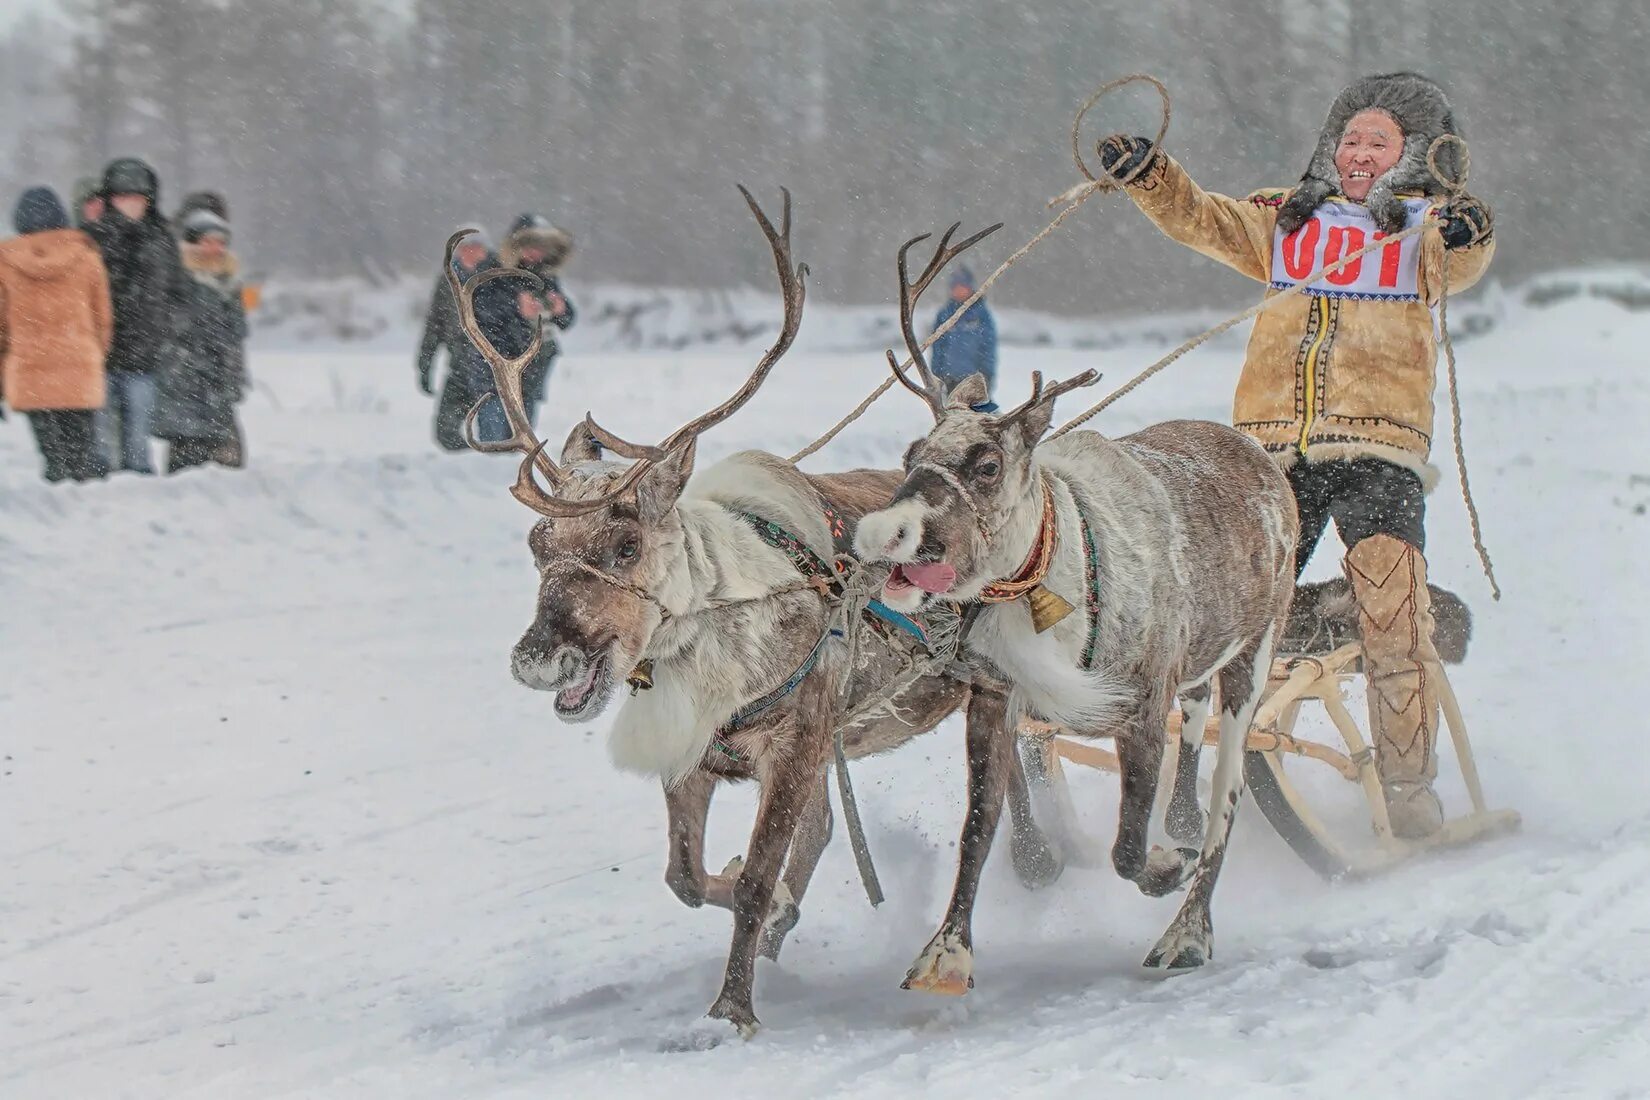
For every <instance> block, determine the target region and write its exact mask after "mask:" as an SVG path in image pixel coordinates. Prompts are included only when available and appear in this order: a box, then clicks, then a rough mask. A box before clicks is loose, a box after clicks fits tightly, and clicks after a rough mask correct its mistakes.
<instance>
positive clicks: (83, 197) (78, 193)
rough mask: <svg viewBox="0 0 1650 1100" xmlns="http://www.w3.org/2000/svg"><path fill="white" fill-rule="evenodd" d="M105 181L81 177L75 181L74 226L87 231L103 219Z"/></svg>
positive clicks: (92, 177) (93, 177) (91, 177)
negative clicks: (87, 228) (94, 223)
mask: <svg viewBox="0 0 1650 1100" xmlns="http://www.w3.org/2000/svg"><path fill="white" fill-rule="evenodd" d="M103 207H104V203H103V181H102V180H100V179H97V178H96V177H95V176H81V177H80V178H79V179H77V180H75V181H74V226H75V228H76V229H85V228H86V227H87V226H88V225H90V224H92V223H93V222H95V221H97V220H98V219H100V218H102V217H103Z"/></svg>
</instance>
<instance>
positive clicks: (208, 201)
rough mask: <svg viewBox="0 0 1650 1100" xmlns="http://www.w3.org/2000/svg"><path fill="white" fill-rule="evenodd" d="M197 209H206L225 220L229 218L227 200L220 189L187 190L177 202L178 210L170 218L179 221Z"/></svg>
mask: <svg viewBox="0 0 1650 1100" xmlns="http://www.w3.org/2000/svg"><path fill="white" fill-rule="evenodd" d="M197 210H207V211H210V212H212V213H213V214H216V215H217V216H218V217H220V218H222V219H223V220H224V221H226V222H227V221H228V220H229V200H228V199H226V198H224V197H223V192H221V191H191V192H189V194H187V195H185V196H183V201H182V202H180V203H179V204H178V212H177V213H176V214H174V215H173V217H172V220H173V221H176V222H179V223H181V222H182V221H183V220H184V219H185V218H187V217H189V215H190V214H193V213H194V212H195V211H197Z"/></svg>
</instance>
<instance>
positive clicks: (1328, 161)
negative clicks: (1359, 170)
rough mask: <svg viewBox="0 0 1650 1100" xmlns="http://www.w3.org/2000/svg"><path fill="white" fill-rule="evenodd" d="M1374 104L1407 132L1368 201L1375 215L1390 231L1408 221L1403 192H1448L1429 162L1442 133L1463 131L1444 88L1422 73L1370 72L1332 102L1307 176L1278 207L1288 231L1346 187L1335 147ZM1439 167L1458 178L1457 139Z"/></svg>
mask: <svg viewBox="0 0 1650 1100" xmlns="http://www.w3.org/2000/svg"><path fill="white" fill-rule="evenodd" d="M1371 109H1373V110H1379V111H1385V112H1386V113H1387V114H1389V115H1391V116H1392V117H1393V118H1394V119H1396V120H1397V123H1398V126H1399V128H1400V129H1402V130H1403V132H1404V151H1403V154H1402V156H1400V157H1399V158H1398V163H1397V164H1395V165H1393V167H1392V168H1391V169H1390V170H1389V171H1388V172H1387V173H1386V174H1385V175H1384V176H1382V177H1381V178H1380V179H1378V180H1376V181H1375V186H1374V187H1373V188H1372V189H1371V190H1370V192H1369V198H1368V200H1367V201H1366V202H1365V205H1366V206H1368V207H1369V211H1370V213H1371V214H1372V215H1374V218H1375V223H1376V224H1377V225H1378V226H1380V227H1381V229H1382V230H1384V231H1385V232H1387V233H1396V232H1398V231H1399V230H1401V229H1402V228H1403V227H1404V205H1403V202H1402V200H1401V199H1400V197H1399V196H1400V194H1402V193H1404V192H1408V193H1411V194H1414V193H1417V192H1419V193H1420V194H1423V195H1437V194H1442V193H1443V186H1442V185H1441V184H1440V183H1439V182H1438V180H1436V179H1435V178H1434V177H1433V175H1432V170H1431V169H1430V168H1428V167H1427V150H1428V149H1430V148H1431V147H1432V143H1433V142H1434V141H1436V140H1437V139H1438V138H1439V137H1440V136H1442V135H1444V134H1455V135H1458V136H1459V135H1460V133H1461V130H1460V128H1459V127H1458V126H1456V124H1455V113H1454V111H1452V110H1451V109H1450V104H1449V99H1448V97H1447V96H1445V95H1444V89H1442V88H1440V87H1439V86H1438V85H1437V84H1435V83H1433V82H1432V81H1431V80H1428V79H1427V78H1426V77H1424V76H1421V75H1420V74H1419V73H1386V74H1384V75H1381V76H1366V77H1364V78H1363V79H1362V80H1359V81H1356V82H1354V83H1352V84H1350V85H1348V86H1347V87H1346V88H1345V90H1343V91H1342V92H1341V94H1340V95H1338V96H1336V97H1335V102H1334V104H1333V105H1332V106H1331V107H1330V108H1329V117H1328V118H1327V119H1326V120H1325V121H1324V124H1323V132H1322V133H1321V134H1320V135H1319V136H1318V147H1317V150H1316V151H1315V152H1313V154H1312V163H1311V164H1310V165H1308V166H1307V169H1306V174H1305V175H1304V176H1302V177H1301V182H1300V186H1299V187H1297V188H1295V191H1294V193H1293V194H1291V195H1290V196H1289V199H1288V201H1286V202H1285V203H1284V204H1283V208H1282V209H1281V210H1279V212H1278V226H1279V228H1281V229H1282V230H1283V231H1284V232H1285V233H1293V232H1294V231H1295V230H1297V229H1299V228H1300V227H1301V226H1302V225H1305V224H1306V219H1308V218H1310V217H1311V216H1312V212H1313V211H1314V210H1316V209H1317V208H1318V207H1319V206H1320V205H1322V204H1323V201H1324V200H1325V199H1327V198H1329V196H1331V195H1334V194H1338V193H1339V192H1340V189H1341V179H1340V173H1339V172H1337V171H1336V170H1335V149H1336V147H1337V146H1338V145H1339V144H1340V140H1341V134H1342V133H1343V132H1344V131H1345V130H1346V124H1347V123H1348V122H1349V121H1351V119H1352V116H1353V115H1355V114H1357V113H1358V112H1360V111H1367V110H1371ZM1438 168H1439V170H1440V171H1442V172H1443V173H1444V174H1445V175H1446V176H1448V177H1450V178H1452V179H1454V178H1456V177H1457V176H1458V175H1459V173H1460V171H1461V155H1460V148H1459V147H1458V146H1456V145H1455V144H1453V143H1451V144H1449V145H1446V146H1444V147H1443V148H1442V149H1440V150H1439V151H1438Z"/></svg>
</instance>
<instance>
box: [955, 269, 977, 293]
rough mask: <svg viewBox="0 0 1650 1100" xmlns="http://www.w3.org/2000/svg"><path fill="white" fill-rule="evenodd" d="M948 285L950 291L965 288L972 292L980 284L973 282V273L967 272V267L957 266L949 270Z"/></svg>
mask: <svg viewBox="0 0 1650 1100" xmlns="http://www.w3.org/2000/svg"><path fill="white" fill-rule="evenodd" d="M950 285H951V289H952V290H956V289H957V288H958V287H960V286H965V287H967V288H968V289H969V290H973V289H975V288H976V287H978V286H979V285H980V284H979V283H976V282H975V281H974V273H973V272H972V271H970V270H968V268H967V266H965V265H963V264H958V265H957V266H956V267H954V268H952V269H951V284H950Z"/></svg>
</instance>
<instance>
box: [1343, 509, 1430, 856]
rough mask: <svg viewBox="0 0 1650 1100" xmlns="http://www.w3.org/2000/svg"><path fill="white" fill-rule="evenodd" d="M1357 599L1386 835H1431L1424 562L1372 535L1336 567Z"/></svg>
mask: <svg viewBox="0 0 1650 1100" xmlns="http://www.w3.org/2000/svg"><path fill="white" fill-rule="evenodd" d="M1342 565H1343V568H1345V570H1346V576H1347V580H1348V581H1350V582H1351V584H1352V591H1353V594H1354V595H1355V596H1356V598H1357V601H1358V626H1359V629H1360V630H1361V632H1362V634H1363V644H1364V675H1365V676H1367V677H1368V680H1369V730H1370V736H1371V738H1372V739H1373V740H1374V742H1375V769H1376V771H1378V772H1379V773H1380V776H1381V786H1382V788H1383V789H1384V790H1385V792H1386V804H1387V811H1388V814H1389V815H1390V817H1391V820H1392V832H1393V834H1394V835H1396V836H1398V837H1402V838H1404V839H1407V840H1418V839H1420V838H1422V837H1427V836H1430V835H1432V834H1433V833H1435V832H1437V831H1438V830H1439V829H1440V828H1441V827H1442V826H1443V824H1444V811H1443V806H1442V804H1440V803H1439V801H1438V796H1437V795H1436V794H1435V793H1434V792H1433V789H1432V781H1433V779H1434V778H1435V777H1436V776H1437V774H1438V761H1437V758H1436V757H1435V756H1434V752H1433V750H1434V748H1435V746H1436V744H1437V738H1438V686H1437V684H1436V683H1435V682H1434V675H1435V673H1434V671H1433V669H1434V668H1435V667H1436V664H1437V661H1438V653H1437V651H1436V650H1435V649H1434V648H1433V643H1432V597H1431V596H1430V595H1429V594H1428V592H1427V562H1426V559H1425V558H1423V557H1422V556H1421V552H1420V551H1419V550H1417V549H1415V547H1413V546H1410V545H1409V544H1408V543H1406V542H1403V541H1402V540H1400V539H1397V538H1394V537H1393V536H1391V535H1372V536H1370V537H1369V538H1366V539H1364V540H1363V541H1362V542H1360V543H1358V544H1357V545H1356V546H1354V547H1353V548H1352V549H1351V551H1350V552H1348V553H1347V555H1346V560H1345V561H1344V562H1343V563H1342Z"/></svg>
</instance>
